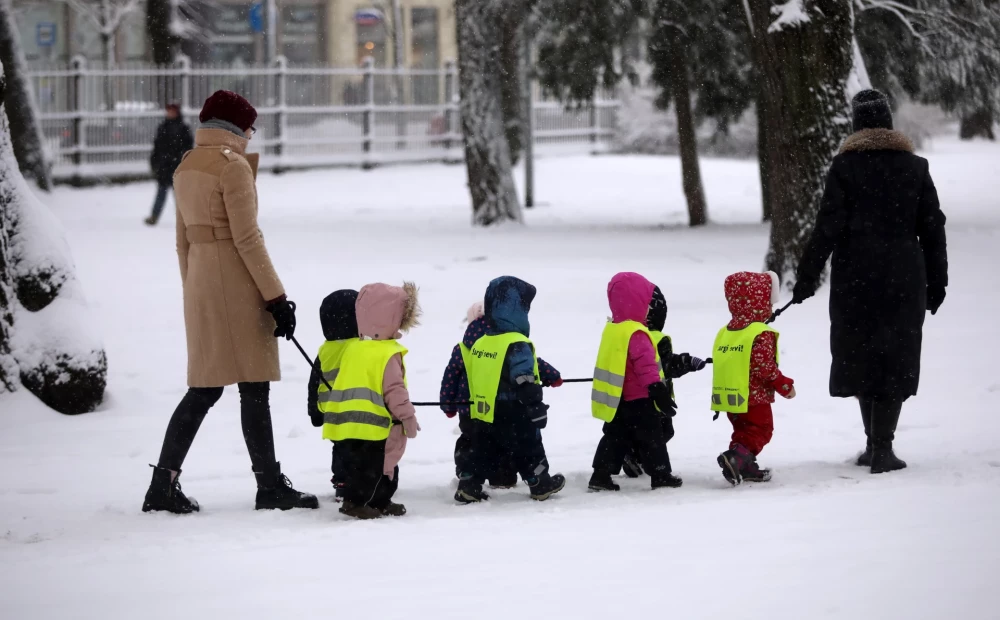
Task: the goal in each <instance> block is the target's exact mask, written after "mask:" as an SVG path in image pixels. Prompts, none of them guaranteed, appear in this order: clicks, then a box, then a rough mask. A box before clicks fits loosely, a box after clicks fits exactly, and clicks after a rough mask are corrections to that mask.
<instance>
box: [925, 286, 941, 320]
mask: <svg viewBox="0 0 1000 620" xmlns="http://www.w3.org/2000/svg"><path fill="white" fill-rule="evenodd" d="M945 295H946V293H945V290H944V287H943V286H928V287H927V309H928V310H930V311H931V314H937V311H938V308H940V307H941V304H943V303H944V297H945Z"/></svg>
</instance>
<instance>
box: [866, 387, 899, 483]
mask: <svg viewBox="0 0 1000 620" xmlns="http://www.w3.org/2000/svg"><path fill="white" fill-rule="evenodd" d="M873 402H874V406H873V407H872V421H871V435H872V464H871V472H872V473H873V474H884V473H887V472H890V471H898V470H900V469H905V468H906V461H904V460H902V459H900V458H899V457H897V456H896V454H895V453H894V452H893V451H892V442H893V440H894V439H895V438H896V425H897V424H898V423H899V414H900V412H901V411H902V409H903V403H902V402H900V401H884V400H876V401H873Z"/></svg>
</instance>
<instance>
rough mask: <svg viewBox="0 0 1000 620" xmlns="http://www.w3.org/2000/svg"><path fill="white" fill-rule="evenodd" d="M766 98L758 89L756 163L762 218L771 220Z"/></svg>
mask: <svg viewBox="0 0 1000 620" xmlns="http://www.w3.org/2000/svg"><path fill="white" fill-rule="evenodd" d="M766 104H767V99H766V98H765V97H764V89H763V88H761V89H759V93H758V95H757V103H756V105H757V163H758V165H759V166H760V198H761V206H762V207H763V220H764V221H765V222H770V221H771V170H770V168H769V166H770V160H769V159H768V157H767V153H768V151H767V133H768V132H767V106H766Z"/></svg>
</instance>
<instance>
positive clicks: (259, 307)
mask: <svg viewBox="0 0 1000 620" xmlns="http://www.w3.org/2000/svg"><path fill="white" fill-rule="evenodd" d="M256 118H257V111H256V110H255V109H254V108H253V106H252V105H250V102H248V101H247V100H246V99H244V98H243V97H241V96H239V95H237V94H236V93H232V92H229V91H223V90H220V91H217V92H216V93H215V94H213V95H212V96H211V97H209V98H208V99H207V100H206V101H205V106H204V108H203V109H202V111H201V115H200V117H199V120H201V123H202V125H201V127H200V128H199V129H198V131H197V132H196V133H195V148H194V149H193V150H191V151H188V152H187V153H186V154H185V155H184V159H183V161H181V164H180V166H179V167H178V168H177V171H176V172H175V173H174V195H175V197H176V203H177V256H178V259H179V261H180V269H181V282H182V284H183V288H184V325H185V328H186V331H187V352H188V386H189V389H188V392H187V394H186V395H185V396H184V398H183V399H182V400H181V402H180V404H179V405H178V406H177V409H176V410H175V411H174V414H173V417H172V418H171V419H170V423H169V425H168V426H167V432H166V435H165V436H164V438H163V448H162V450H161V451H160V460H159V463H158V464H157V465H156V466H154V468H153V480H152V482H151V483H150V486H149V491H148V492H147V493H146V501H145V503H144V504H143V507H142V509H143V511H144V512H149V511H155V510H165V511H169V512H174V513H179V514H180V513H189V512H194V511H197V510H198V509H199V507H198V503H197V502H196V501H194V499H192V498H188V497H185V495H184V493H183V492H182V491H181V487H180V483H179V482H178V477H179V476H180V473H181V465H182V464H183V462H184V457H185V456H187V452H188V449H189V448H190V447H191V444H192V442H193V441H194V438H195V435H196V434H197V432H198V427H199V426H201V422H202V420H203V419H204V418H205V415H206V414H207V413H208V410H209V409H211V408H212V406H213V405H214V404H215V403H216V402H217V401H218V400H219V398H220V397H221V396H222V390H223V387H225V386H227V385H232V384H234V383H235V384H237V385H238V386H239V392H240V405H241V412H242V415H241V418H242V424H243V438H244V439H245V440H246V444H247V450H248V451H249V453H250V460H251V463H252V464H253V472H254V475H255V476H256V477H257V503H256V507H257V509H258V510H260V509H269V508H280V509H282V510H287V509H290V508H318V507H319V502H318V501H317V499H316V497H315V496H313V495H309V494H307V493H300V492H298V491H296V490H295V489H294V488H292V485H291V482H290V481H289V480H288V478H287V477H285V476H283V475H282V474H281V467H280V464H279V463H278V462H277V461H276V460H275V456H274V435H273V432H272V430H271V410H270V405H269V397H268V395H269V388H270V382H271V381H279V380H280V379H281V372H280V368H279V364H278V342H277V340H276V338H277V337H281V336H284V337H286V338H291V337H292V334H293V333H294V331H295V304H294V303H292V302H290V301H288V300H287V299H286V298H285V290H284V288H283V287H282V285H281V281H280V280H279V279H278V274H277V273H275V271H274V266H273V265H272V264H271V259H270V257H269V256H268V253H267V248H266V247H265V246H264V238H263V236H262V235H261V232H260V229H259V228H258V227H257V188H256V176H257V155H256V154H247V153H246V148H247V143H248V142H249V140H250V137H251V136H252V135H253V132H254V127H253V123H254V121H255V120H256Z"/></svg>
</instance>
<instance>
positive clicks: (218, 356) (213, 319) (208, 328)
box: [174, 129, 285, 387]
mask: <svg viewBox="0 0 1000 620" xmlns="http://www.w3.org/2000/svg"><path fill="white" fill-rule="evenodd" d="M247 142H248V141H247V140H246V139H245V138H241V137H239V136H236V135H235V134H233V133H231V132H229V131H226V130H224V129H199V130H198V131H197V132H196V133H195V148H194V149H192V150H190V151H188V152H187V153H186V154H185V155H184V160H183V161H182V162H181V165H180V166H179V167H178V168H177V171H176V172H175V173H174V196H175V200H176V203H177V258H178V259H179V261H180V268H181V281H182V283H183V287H184V325H185V328H186V331H187V352H188V386H190V387H222V386H226V385H232V384H234V383H240V382H257V381H278V380H280V379H281V371H280V367H279V364H278V341H277V340H276V339H275V338H274V328H275V323H274V319H273V318H272V317H271V315H270V314H269V313H268V312H267V311H266V310H265V306H266V305H267V302H268V301H271V300H274V299H277V298H279V297H281V296H282V295H284V294H285V290H284V288H283V287H282V285H281V281H280V280H279V279H278V274H277V273H275V271H274V266H273V265H272V264H271V258H270V257H269V256H268V253H267V248H266V247H265V246H264V237H263V235H262V234H261V232H260V228H258V226H257V187H256V177H257V160H258V156H257V155H256V154H249V155H247V154H246V148H247Z"/></svg>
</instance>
